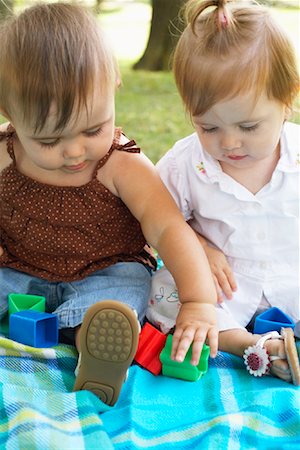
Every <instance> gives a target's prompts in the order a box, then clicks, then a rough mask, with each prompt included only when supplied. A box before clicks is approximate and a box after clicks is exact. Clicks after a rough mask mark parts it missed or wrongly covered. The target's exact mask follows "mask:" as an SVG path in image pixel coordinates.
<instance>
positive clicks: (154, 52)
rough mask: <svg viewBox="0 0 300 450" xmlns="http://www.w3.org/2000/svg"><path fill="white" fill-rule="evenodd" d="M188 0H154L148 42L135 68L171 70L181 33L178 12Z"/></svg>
mask: <svg viewBox="0 0 300 450" xmlns="http://www.w3.org/2000/svg"><path fill="white" fill-rule="evenodd" d="M185 2H186V0H152V19H151V27H150V34H149V39H148V44H147V47H146V50H145V53H144V54H143V56H142V57H141V59H140V60H139V61H138V62H136V63H135V64H134V66H133V69H136V70H137V69H142V70H152V71H158V70H170V57H171V55H172V52H173V49H174V47H175V44H176V42H177V39H178V37H179V35H180V31H179V29H180V21H179V20H178V14H179V11H180V8H181V7H182V5H183V4H184V3H185Z"/></svg>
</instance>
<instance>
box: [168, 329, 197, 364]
mask: <svg viewBox="0 0 300 450" xmlns="http://www.w3.org/2000/svg"><path fill="white" fill-rule="evenodd" d="M193 339H194V330H193V329H192V328H186V329H184V330H182V329H176V331H175V333H174V334H173V343H172V354H171V358H172V359H173V360H174V361H177V362H182V361H183V360H184V358H185V355H186V353H187V351H188V349H189V348H190V345H191V343H192V342H193Z"/></svg>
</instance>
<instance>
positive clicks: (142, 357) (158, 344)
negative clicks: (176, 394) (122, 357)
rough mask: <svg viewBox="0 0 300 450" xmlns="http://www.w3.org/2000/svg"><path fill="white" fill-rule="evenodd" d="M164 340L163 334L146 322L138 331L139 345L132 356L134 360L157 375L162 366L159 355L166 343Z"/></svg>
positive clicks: (165, 337) (165, 338)
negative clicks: (139, 331)
mask: <svg viewBox="0 0 300 450" xmlns="http://www.w3.org/2000/svg"><path fill="white" fill-rule="evenodd" d="M166 340H167V336H166V335H165V334H163V333H162V332H161V331H159V330H157V328H155V327H153V326H152V325H150V323H148V322H147V323H146V324H145V325H144V326H143V328H142V331H141V333H140V339H139V345H138V349H137V352H136V355H135V357H134V359H135V361H136V362H137V363H138V364H140V366H142V367H144V368H145V369H147V370H149V372H151V373H153V374H154V375H158V374H159V373H160V372H161V367H162V365H161V361H160V359H159V355H160V353H161V351H162V349H163V348H164V346H165V344H166Z"/></svg>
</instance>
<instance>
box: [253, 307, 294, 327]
mask: <svg viewBox="0 0 300 450" xmlns="http://www.w3.org/2000/svg"><path fill="white" fill-rule="evenodd" d="M294 327H295V324H294V322H293V320H292V319H291V318H290V317H289V316H288V315H287V314H285V313H284V312H282V311H281V309H279V308H276V306H274V307H272V308H270V309H267V310H266V311H264V312H263V313H261V314H259V315H258V316H257V317H256V319H255V322H254V330H253V331H254V333H257V334H263V333H267V332H269V331H278V333H280V330H281V328H292V329H294Z"/></svg>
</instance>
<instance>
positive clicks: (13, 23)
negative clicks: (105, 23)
mask: <svg viewBox="0 0 300 450" xmlns="http://www.w3.org/2000/svg"><path fill="white" fill-rule="evenodd" d="M0 42H1V52H0V107H1V108H2V110H3V111H4V112H5V113H6V115H7V116H8V117H10V118H12V117H13V116H14V114H16V113H19V112H21V114H22V120H24V121H25V123H26V124H31V125H33V126H34V128H35V130H36V131H37V130H41V129H42V128H43V126H44V125H45V122H46V119H47V117H48V115H49V112H50V107H51V105H52V104H54V105H55V108H56V115H57V120H56V126H55V131H57V130H61V129H63V128H64V127H65V125H66V124H67V123H68V122H69V121H70V119H71V117H74V116H75V118H76V117H77V115H78V114H79V112H80V110H81V108H82V107H85V108H86V109H87V111H88V108H89V105H87V97H88V95H89V94H90V93H91V92H92V90H93V88H94V87H95V86H96V85H97V86H99V87H100V90H101V93H102V92H103V95H107V94H108V92H109V91H112V92H114V91H113V90H114V89H115V86H116V83H117V78H118V69H117V64H116V61H115V59H114V56H113V53H112V51H111V49H110V46H109V45H108V43H107V41H106V38H105V36H104V35H103V32H102V31H101V29H100V28H99V26H98V24H97V21H96V19H95V18H94V17H93V16H92V14H91V13H89V11H88V10H87V9H85V8H83V7H81V6H79V5H74V4H68V3H61V2H57V3H50V4H45V3H43V4H37V5H35V6H33V7H31V8H28V9H25V10H24V11H23V13H21V14H20V15H19V16H15V17H11V18H9V19H8V20H6V21H5V22H4V23H3V24H1V25H0Z"/></svg>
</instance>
